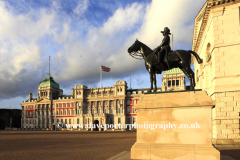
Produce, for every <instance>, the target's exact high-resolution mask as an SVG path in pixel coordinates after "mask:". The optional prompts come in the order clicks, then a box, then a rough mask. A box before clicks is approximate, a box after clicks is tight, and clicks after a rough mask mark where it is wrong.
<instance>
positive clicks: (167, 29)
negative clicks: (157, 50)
mask: <svg viewBox="0 0 240 160" xmlns="http://www.w3.org/2000/svg"><path fill="white" fill-rule="evenodd" d="M164 32H165V33H167V34H171V33H170V29H169V28H168V27H165V28H164V31H161V33H164Z"/></svg>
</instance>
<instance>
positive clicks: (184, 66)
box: [128, 27, 202, 92]
mask: <svg viewBox="0 0 240 160" xmlns="http://www.w3.org/2000/svg"><path fill="white" fill-rule="evenodd" d="M161 32H162V34H163V36H164V38H163V41H162V43H161V44H160V45H159V46H158V47H157V48H156V49H154V50H152V49H150V48H149V47H148V46H147V45H145V44H144V43H142V42H140V41H138V40H136V41H135V42H134V44H133V45H132V46H131V47H129V48H128V53H129V54H130V55H131V56H132V57H134V58H136V59H141V58H142V59H144V60H145V66H146V69H147V71H148V72H149V74H150V81H151V88H150V90H149V92H151V90H153V92H156V90H157V85H156V74H161V73H162V71H166V70H170V69H173V68H180V69H181V70H182V71H183V72H184V74H185V75H186V76H187V77H188V79H189V80H190V90H194V87H195V86H196V85H195V79H194V72H193V71H192V69H191V67H190V66H191V55H194V56H195V58H196V59H197V62H198V63H199V64H200V63H202V60H201V58H200V57H199V56H198V54H197V53H196V52H194V51H191V50H187V51H186V50H176V51H171V47H170V37H169V35H170V34H171V33H170V29H169V28H168V27H165V28H164V31H161ZM153 83H154V86H155V88H154V89H153Z"/></svg>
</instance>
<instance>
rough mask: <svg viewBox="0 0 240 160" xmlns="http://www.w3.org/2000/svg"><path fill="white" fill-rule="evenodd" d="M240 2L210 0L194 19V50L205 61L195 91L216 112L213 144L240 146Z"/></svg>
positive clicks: (197, 71)
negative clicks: (202, 92)
mask: <svg viewBox="0 0 240 160" xmlns="http://www.w3.org/2000/svg"><path fill="white" fill-rule="evenodd" d="M239 7H240V0H207V1H206V3H205V4H204V6H203V7H202V9H201V10H200V11H199V13H198V15H197V16H196V18H195V26H194V36H193V46H192V50H193V51H195V52H197V53H198V54H199V56H200V58H201V59H202V60H203V63H202V64H200V65H199V64H198V63H197V62H196V59H195V58H193V62H194V67H195V79H196V88H199V89H203V90H205V91H206V92H207V93H208V95H209V96H211V98H212V99H213V100H216V106H215V108H214V109H213V114H212V117H213V120H212V124H213V128H212V130H213V136H212V137H213V143H214V144H216V145H225V144H226V145H230V144H240V134H239V120H240V63H239V62H240V56H239V55H238V54H239V50H240V36H239V33H240V32H239V31H240V18H239V15H240V9H239Z"/></svg>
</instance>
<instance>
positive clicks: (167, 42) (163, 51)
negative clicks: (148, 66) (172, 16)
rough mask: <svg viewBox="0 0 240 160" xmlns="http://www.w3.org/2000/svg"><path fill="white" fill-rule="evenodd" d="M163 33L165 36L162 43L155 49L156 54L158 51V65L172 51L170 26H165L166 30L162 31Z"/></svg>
mask: <svg viewBox="0 0 240 160" xmlns="http://www.w3.org/2000/svg"><path fill="white" fill-rule="evenodd" d="M161 33H162V34H163V36H164V38H163V40H162V43H161V44H160V45H159V46H158V47H157V48H156V49H155V50H154V53H155V54H157V53H158V63H156V65H159V64H160V63H161V62H162V61H163V58H164V55H165V54H168V53H169V52H170V51H171V47H170V37H169V34H171V33H170V30H169V28H168V27H165V28H164V31H161ZM161 47H162V48H161Z"/></svg>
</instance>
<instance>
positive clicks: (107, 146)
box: [0, 131, 136, 160]
mask: <svg viewBox="0 0 240 160" xmlns="http://www.w3.org/2000/svg"><path fill="white" fill-rule="evenodd" d="M135 141H136V132H97V131H93V132H77V131H74V132H73V131H0V160H5V159H6V160H11V159H14V160H15V159H19V160H21V159H34V160H37V159H44V160H45V159H71V160H74V159H78V160H88V159H89V160H95V159H96V160H97V159H100V160H105V159H108V158H110V157H113V156H115V155H117V154H119V153H121V152H123V151H130V149H131V147H132V145H133V144H134V143H135Z"/></svg>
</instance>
